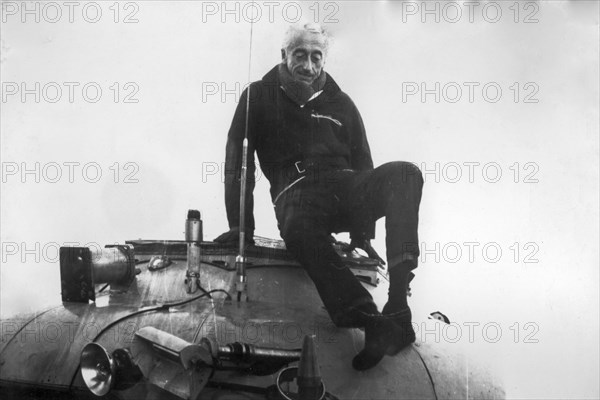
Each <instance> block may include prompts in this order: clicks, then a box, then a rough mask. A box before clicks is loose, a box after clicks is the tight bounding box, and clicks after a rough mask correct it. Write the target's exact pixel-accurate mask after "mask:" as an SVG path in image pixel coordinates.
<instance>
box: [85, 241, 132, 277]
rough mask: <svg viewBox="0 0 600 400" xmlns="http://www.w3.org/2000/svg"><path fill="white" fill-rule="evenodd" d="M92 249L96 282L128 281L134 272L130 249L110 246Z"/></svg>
mask: <svg viewBox="0 0 600 400" xmlns="http://www.w3.org/2000/svg"><path fill="white" fill-rule="evenodd" d="M90 250H91V251H92V270H93V273H94V283H96V284H98V283H118V282H127V281H128V279H129V277H130V274H131V272H132V268H131V261H132V259H133V258H132V257H131V255H130V254H129V252H130V249H128V248H127V247H124V246H114V247H113V246H110V247H105V248H103V249H90Z"/></svg>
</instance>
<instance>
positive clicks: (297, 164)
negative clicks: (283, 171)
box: [294, 161, 306, 174]
mask: <svg viewBox="0 0 600 400" xmlns="http://www.w3.org/2000/svg"><path fill="white" fill-rule="evenodd" d="M301 162H302V161H296V162H295V163H294V167H296V171H298V173H299V174H303V173H305V172H306V169H304V168H302V170H300V166H299V164H300V163H301Z"/></svg>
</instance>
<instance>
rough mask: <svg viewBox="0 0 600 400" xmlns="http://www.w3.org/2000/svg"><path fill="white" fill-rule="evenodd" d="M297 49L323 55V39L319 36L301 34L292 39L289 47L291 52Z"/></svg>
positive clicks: (309, 33)
mask: <svg viewBox="0 0 600 400" xmlns="http://www.w3.org/2000/svg"><path fill="white" fill-rule="evenodd" d="M298 49H302V50H308V51H311V52H312V51H320V52H321V53H325V38H324V37H323V36H322V35H320V34H314V33H311V32H302V33H301V34H299V35H298V36H296V37H295V38H294V40H293V42H292V44H291V46H290V50H292V51H295V50H298Z"/></svg>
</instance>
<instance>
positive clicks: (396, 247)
mask: <svg viewBox="0 0 600 400" xmlns="http://www.w3.org/2000/svg"><path fill="white" fill-rule="evenodd" d="M422 187H423V177H422V175H421V171H420V170H419V169H418V168H417V167H416V166H415V165H413V164H411V163H406V162H393V163H387V164H384V165H382V166H380V167H378V168H376V169H374V170H371V171H364V172H358V173H356V174H353V175H351V176H349V177H348V178H347V179H344V180H342V181H341V185H340V187H339V190H338V192H339V193H340V196H341V197H340V203H341V204H343V205H345V207H344V210H343V213H342V216H346V217H347V218H348V219H351V220H352V221H353V226H351V227H350V229H351V230H352V231H353V232H360V231H361V227H365V226H368V224H369V223H372V222H373V221H376V220H377V219H379V218H381V217H385V228H386V253H387V260H388V272H389V275H390V286H389V292H388V301H387V303H386V305H385V306H384V308H383V310H382V313H383V314H384V315H386V316H388V318H390V319H391V320H393V321H394V323H395V325H396V326H397V327H398V331H397V332H396V333H395V335H396V336H395V337H394V339H393V345H392V346H391V348H388V349H387V353H388V354H395V353H397V352H398V351H400V350H401V349H402V348H403V347H405V346H407V345H408V344H410V343H412V342H414V340H415V333H414V330H413V328H412V325H411V320H412V315H411V312H410V308H409V307H408V302H407V288H408V282H409V274H410V272H411V270H413V269H415V268H416V267H417V261H418V257H419V245H418V244H419V239H418V224H419V205H420V202H421V193H422ZM367 345H368V343H367V344H366V345H365V350H364V351H363V353H365V354H364V357H368V356H369V354H368V351H367ZM359 356H360V354H359Z"/></svg>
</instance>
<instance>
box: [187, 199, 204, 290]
mask: <svg viewBox="0 0 600 400" xmlns="http://www.w3.org/2000/svg"><path fill="white" fill-rule="evenodd" d="M185 241H186V242H187V272H186V274H185V276H186V279H185V283H186V290H187V292H188V293H194V292H195V291H196V290H198V288H199V287H200V262H201V261H200V256H201V248H200V244H201V243H202V219H200V211H198V210H188V214H187V219H186V220H185Z"/></svg>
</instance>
